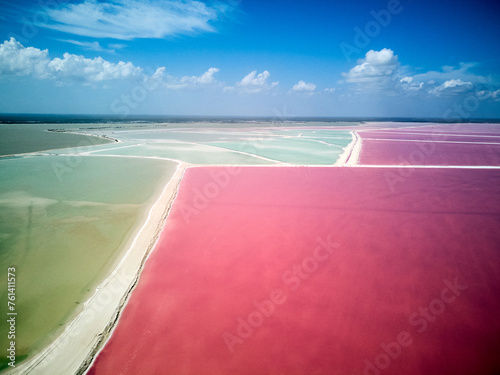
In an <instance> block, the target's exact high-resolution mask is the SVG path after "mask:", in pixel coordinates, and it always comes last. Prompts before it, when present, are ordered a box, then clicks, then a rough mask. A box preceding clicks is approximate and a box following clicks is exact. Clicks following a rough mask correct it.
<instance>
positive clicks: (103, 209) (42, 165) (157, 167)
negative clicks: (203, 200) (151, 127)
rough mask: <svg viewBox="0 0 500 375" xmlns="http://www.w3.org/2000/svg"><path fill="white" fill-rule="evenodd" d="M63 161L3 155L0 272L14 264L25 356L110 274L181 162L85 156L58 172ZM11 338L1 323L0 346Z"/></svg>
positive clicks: (20, 345) (43, 342)
mask: <svg viewBox="0 0 500 375" xmlns="http://www.w3.org/2000/svg"><path fill="white" fill-rule="evenodd" d="M58 163H63V164H64V163H65V158H64V157H55V156H45V157H29V158H19V159H9V160H0V181H2V183H1V185H0V280H7V268H8V267H11V266H15V267H16V269H17V275H16V276H17V294H18V295H17V300H16V310H17V312H18V314H19V315H18V322H17V333H18V337H17V340H16V342H17V354H18V355H20V356H22V355H26V354H28V355H29V354H32V353H33V352H35V351H37V350H39V349H41V348H42V347H43V346H44V345H46V344H47V343H48V342H50V341H51V339H52V338H53V337H54V336H53V335H54V334H56V333H57V331H58V329H60V328H61V326H62V325H64V324H65V323H66V322H67V321H68V319H69V318H70V317H71V315H72V314H74V312H75V310H76V309H77V308H78V307H79V304H81V303H83V302H84V301H85V300H86V298H87V297H88V295H89V293H90V292H91V291H93V290H94V289H95V287H96V286H97V285H98V283H99V281H100V280H102V279H104V278H105V277H106V275H107V274H108V273H109V270H110V269H112V268H113V267H114V264H115V263H116V261H117V258H118V256H119V254H120V251H119V250H121V249H123V247H124V244H125V243H126V242H127V240H128V239H129V237H130V236H131V235H132V233H133V229H134V228H135V227H137V225H139V224H140V223H141V222H142V220H143V216H144V214H145V213H146V211H147V209H148V207H149V206H150V205H151V204H152V200H154V199H156V196H157V195H158V192H159V190H160V189H163V186H164V184H165V183H166V181H167V180H168V179H169V178H170V177H171V176H172V175H173V172H174V171H175V167H176V164H175V163H172V162H168V161H162V160H151V159H149V160H146V159H135V158H112V157H82V158H80V160H79V162H78V165H75V166H74V168H73V169H70V170H67V171H66V172H65V173H64V174H63V175H62V178H61V179H58V178H57V176H56V173H55V172H54V166H55V165H57V164H58ZM1 290H2V292H1V293H2V294H1V295H0V300H1V301H2V309H1V311H2V312H4V316H6V315H5V312H6V311H5V308H6V305H7V303H6V301H7V294H6V289H5V288H1ZM3 327H5V326H3ZM2 331H4V330H3V329H2ZM7 342H8V340H7V334H6V331H4V332H2V333H1V334H0V347H5V348H7V347H8V346H7Z"/></svg>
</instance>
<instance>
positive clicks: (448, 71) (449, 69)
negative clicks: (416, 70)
mask: <svg viewBox="0 0 500 375" xmlns="http://www.w3.org/2000/svg"><path fill="white" fill-rule="evenodd" d="M476 65H477V64H476V63H464V62H461V63H460V64H459V66H458V67H454V66H449V65H444V66H442V67H441V70H442V71H440V72H438V71H429V72H425V73H420V74H416V75H414V76H413V78H414V79H417V80H419V81H424V82H428V83H429V84H430V83H431V82H430V81H436V82H444V81H449V80H453V79H461V80H463V81H478V80H484V79H485V78H484V77H481V76H478V75H475V74H473V73H471V72H470V69H471V68H473V67H475V66H476Z"/></svg>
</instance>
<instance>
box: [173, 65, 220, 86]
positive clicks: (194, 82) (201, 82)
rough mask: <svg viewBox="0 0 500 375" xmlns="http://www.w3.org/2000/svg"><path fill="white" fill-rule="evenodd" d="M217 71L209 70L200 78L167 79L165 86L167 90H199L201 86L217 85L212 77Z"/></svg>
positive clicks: (214, 69)
mask: <svg viewBox="0 0 500 375" xmlns="http://www.w3.org/2000/svg"><path fill="white" fill-rule="evenodd" d="M218 71H219V69H218V68H210V69H208V70H207V71H206V72H205V73H203V74H202V75H201V76H184V77H182V78H181V79H178V78H175V77H168V80H167V82H166V84H165V86H166V87H167V88H169V89H182V88H192V89H193V88H200V87H203V86H209V85H216V84H218V82H217V80H216V79H215V77H214V75H215V73H217V72H218Z"/></svg>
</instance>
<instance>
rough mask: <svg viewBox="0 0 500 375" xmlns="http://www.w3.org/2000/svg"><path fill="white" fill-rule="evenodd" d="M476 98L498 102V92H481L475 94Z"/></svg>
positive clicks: (499, 96) (499, 92)
mask: <svg viewBox="0 0 500 375" xmlns="http://www.w3.org/2000/svg"><path fill="white" fill-rule="evenodd" d="M476 97H477V98H478V99H479V100H487V99H492V100H493V101H495V102H500V90H496V91H488V90H481V91H478V92H477V93H476Z"/></svg>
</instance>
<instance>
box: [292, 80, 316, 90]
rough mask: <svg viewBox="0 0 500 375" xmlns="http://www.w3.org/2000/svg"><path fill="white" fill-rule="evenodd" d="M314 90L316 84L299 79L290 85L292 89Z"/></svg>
mask: <svg viewBox="0 0 500 375" xmlns="http://www.w3.org/2000/svg"><path fill="white" fill-rule="evenodd" d="M314 90H316V85H315V84H314V83H305V82H304V81H299V82H298V83H296V84H295V85H293V87H292V91H307V92H312V91H314Z"/></svg>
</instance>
